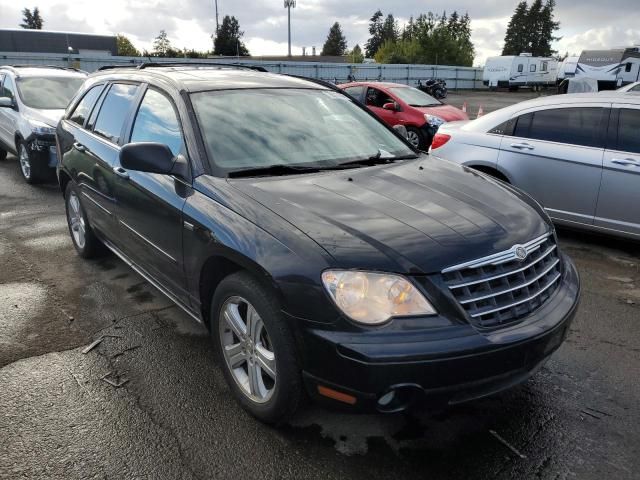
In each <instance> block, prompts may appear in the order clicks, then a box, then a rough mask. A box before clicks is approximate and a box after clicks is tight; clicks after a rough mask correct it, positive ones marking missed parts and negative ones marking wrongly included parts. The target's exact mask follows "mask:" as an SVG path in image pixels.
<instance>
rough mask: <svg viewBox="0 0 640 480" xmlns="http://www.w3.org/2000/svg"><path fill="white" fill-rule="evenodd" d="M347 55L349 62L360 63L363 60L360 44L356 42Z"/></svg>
mask: <svg viewBox="0 0 640 480" xmlns="http://www.w3.org/2000/svg"><path fill="white" fill-rule="evenodd" d="M348 56H349V62H351V63H362V62H363V61H364V54H363V53H362V49H361V48H360V45H358V44H357V43H356V46H355V47H353V50H351V51H350V52H349V53H348Z"/></svg>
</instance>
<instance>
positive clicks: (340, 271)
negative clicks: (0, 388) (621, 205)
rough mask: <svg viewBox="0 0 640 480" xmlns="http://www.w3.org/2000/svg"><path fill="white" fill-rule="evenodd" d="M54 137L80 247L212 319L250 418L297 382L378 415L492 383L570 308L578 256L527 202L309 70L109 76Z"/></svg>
mask: <svg viewBox="0 0 640 480" xmlns="http://www.w3.org/2000/svg"><path fill="white" fill-rule="evenodd" d="M56 137H57V144H58V149H59V152H58V154H59V158H60V159H61V160H60V165H59V167H58V178H59V182H60V187H61V189H62V191H63V193H64V198H65V203H66V212H67V219H68V223H69V231H70V233H71V237H72V239H73V243H74V245H75V248H76V250H77V251H78V253H79V254H80V255H81V256H82V257H86V258H89V257H92V256H94V255H97V254H99V253H100V252H101V251H102V250H104V249H105V247H106V248H108V249H109V250H111V251H113V252H114V253H115V254H116V255H117V256H119V257H120V258H122V260H123V261H125V262H126V263H127V264H129V265H130V266H131V267H132V268H134V269H135V270H136V271H137V272H139V273H140V274H141V275H142V276H144V277H145V278H146V279H148V280H149V282H151V283H152V284H153V285H154V286H155V287H157V288H158V289H159V290H161V291H162V292H163V293H164V294H166V295H167V296H168V297H170V298H171V299H172V300H173V301H174V302H175V303H176V304H178V305H179V306H180V307H181V308H183V309H184V310H185V311H186V312H187V313H188V314H189V315H191V316H192V317H193V318H195V319H196V320H198V321H199V322H203V323H204V324H205V325H206V326H207V327H208V328H209V330H210V332H211V336H212V338H213V344H214V348H215V351H216V352H217V355H218V357H219V362H220V365H221V368H222V369H223V371H224V374H225V376H226V379H227V381H228V383H229V386H230V388H231V390H232V392H233V393H234V395H235V397H236V398H237V400H238V401H239V402H240V403H241V404H242V406H243V407H244V408H246V409H247V410H248V411H249V412H251V413H252V414H253V415H255V416H256V417H257V418H259V419H260V420H262V421H265V422H269V423H276V424H278V423H281V422H283V421H285V420H286V419H287V418H289V417H290V416H291V415H292V414H293V413H294V412H295V410H296V408H297V406H298V405H299V404H300V401H301V399H302V398H303V397H304V396H305V395H310V396H311V397H312V398H314V399H316V400H321V401H324V402H326V403H330V404H334V405H342V406H344V407H346V408H348V409H352V410H354V411H356V410H365V411H367V410H368V411H371V410H376V411H380V412H397V411H401V410H404V409H407V408H410V407H411V408H419V406H421V405H430V403H429V402H434V403H435V404H438V405H452V404H455V403H459V402H464V401H467V400H471V399H475V398H480V397H483V396H486V395H490V394H492V393H495V392H498V391H501V390H504V389H506V388H509V387H511V386H514V385H516V384H518V383H521V382H523V381H525V380H526V379H527V378H528V377H529V376H531V375H532V374H533V373H534V372H536V371H537V369H539V368H540V367H541V366H542V365H543V364H544V362H545V361H546V360H547V359H548V358H549V356H550V355H551V353H552V352H554V351H555V350H556V349H557V348H558V347H559V346H560V344H561V343H562V341H563V340H564V338H565V336H566V334H567V331H568V328H569V324H570V322H571V320H572V318H573V316H574V314H575V311H576V307H577V304H578V298H579V290H580V287H579V279H578V275H577V273H576V269H575V267H574V265H573V264H572V262H571V261H570V260H569V258H568V257H567V256H565V255H563V254H562V253H561V252H560V251H559V249H558V245H557V241H556V236H555V232H554V229H553V226H552V224H551V222H550V220H549V218H548V217H547V216H546V214H545V213H544V212H543V210H542V209H541V207H540V206H539V205H538V204H537V203H536V202H535V201H533V200H532V199H531V198H530V197H528V196H527V195H525V194H523V193H522V192H520V191H518V190H516V189H514V188H512V187H510V186H509V185H507V184H506V183H502V182H500V181H498V180H494V179H492V178H489V177H487V176H485V175H483V174H481V173H478V172H476V171H473V170H469V169H467V168H465V167H461V166H458V165H456V164H453V163H449V162H446V161H442V160H436V159H432V158H429V157H428V156H427V155H426V154H424V153H421V152H419V151H416V150H414V149H413V148H412V147H411V146H410V145H409V144H408V143H407V142H406V140H405V139H404V138H402V136H401V135H400V134H399V132H396V131H394V130H392V129H390V128H388V127H387V126H385V125H384V124H383V123H382V122H380V121H379V120H377V119H376V117H374V116H373V115H372V114H370V113H369V112H368V111H367V110H366V109H364V108H363V107H361V106H360V105H359V104H358V103H356V102H355V101H353V100H351V99H350V98H349V97H348V96H346V95H344V94H343V93H341V92H340V91H337V90H336V89H335V88H333V87H331V86H329V85H326V84H324V83H322V82H319V81H314V80H309V79H302V78H295V77H290V76H282V75H275V74H270V73H266V72H263V71H257V70H255V69H250V68H241V67H238V66H220V65H218V66H216V65H209V66H202V65H201V66H197V65H192V66H187V65H165V66H160V65H157V64H146V65H142V66H140V67H137V68H116V69H104V70H102V71H99V72H97V73H95V74H93V75H91V76H90V77H89V78H88V79H87V81H86V82H85V84H84V86H83V88H82V89H81V90H80V92H79V93H78V95H77V96H76V98H75V99H74V100H73V101H72V102H71V104H70V106H69V108H68V109H67V111H66V114H65V116H64V118H63V120H62V121H61V122H60V124H59V126H58V129H57V134H56Z"/></svg>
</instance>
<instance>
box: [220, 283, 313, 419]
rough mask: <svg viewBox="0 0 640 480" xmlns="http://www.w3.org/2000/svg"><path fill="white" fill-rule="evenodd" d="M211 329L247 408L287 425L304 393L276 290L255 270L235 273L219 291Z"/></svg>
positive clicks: (229, 377) (227, 373) (231, 382)
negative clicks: (274, 292)
mask: <svg viewBox="0 0 640 480" xmlns="http://www.w3.org/2000/svg"><path fill="white" fill-rule="evenodd" d="M211 332H212V335H213V339H214V347H215V349H216V352H217V355H218V359H219V362H220V364H221V366H222V369H223V372H224V376H225V378H226V380H227V383H228V384H229V387H230V388H231V390H232V392H233V394H234V396H235V397H236V399H237V400H238V402H239V403H240V404H241V405H242V407H243V408H244V409H245V410H247V411H248V412H249V413H251V414H252V415H253V416H255V417H256V418H258V419H259V420H261V421H263V422H265V423H270V424H276V425H277V424H281V423H283V422H285V421H286V420H288V419H289V418H291V416H292V415H293V414H294V413H295V411H296V409H297V407H298V405H299V403H300V400H301V399H302V396H303V388H302V378H301V373H300V367H299V360H298V356H297V353H296V351H295V343H294V339H293V334H292V332H291V330H290V328H289V327H288V325H287V323H286V320H285V319H284V318H283V317H282V313H281V311H280V308H279V306H278V302H277V300H276V299H275V298H274V296H273V294H272V293H271V292H270V291H269V290H268V289H266V288H265V287H264V286H263V285H262V284H261V283H259V282H258V281H256V280H255V279H254V278H253V277H252V276H251V275H249V274H248V273H245V272H238V273H234V274H232V275H230V276H228V277H227V278H225V279H224V280H223V281H222V282H221V283H220V285H219V286H218V288H217V289H216V292H215V294H214V296H213V300H212V308H211Z"/></svg>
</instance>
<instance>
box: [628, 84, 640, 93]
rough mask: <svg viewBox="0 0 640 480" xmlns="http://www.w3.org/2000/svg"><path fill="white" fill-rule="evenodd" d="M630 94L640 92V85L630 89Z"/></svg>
mask: <svg viewBox="0 0 640 480" xmlns="http://www.w3.org/2000/svg"><path fill="white" fill-rule="evenodd" d="M629 91H630V92H640V83H639V84H638V85H636V86H635V87H632V88H630V89H629Z"/></svg>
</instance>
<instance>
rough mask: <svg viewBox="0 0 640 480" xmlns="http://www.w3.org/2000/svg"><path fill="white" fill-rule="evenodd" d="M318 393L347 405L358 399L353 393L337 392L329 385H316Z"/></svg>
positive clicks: (354, 402) (353, 403)
mask: <svg viewBox="0 0 640 480" xmlns="http://www.w3.org/2000/svg"><path fill="white" fill-rule="evenodd" d="M318 393H319V394H320V395H322V396H323V397H328V398H332V399H333V400H337V401H339V402H342V403H348V404H349V405H355V404H356V402H357V401H358V400H357V399H356V397H354V396H353V395H348V394H346V393H342V392H338V391H337V390H334V389H332V388H329V387H323V386H322V385H318Z"/></svg>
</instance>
